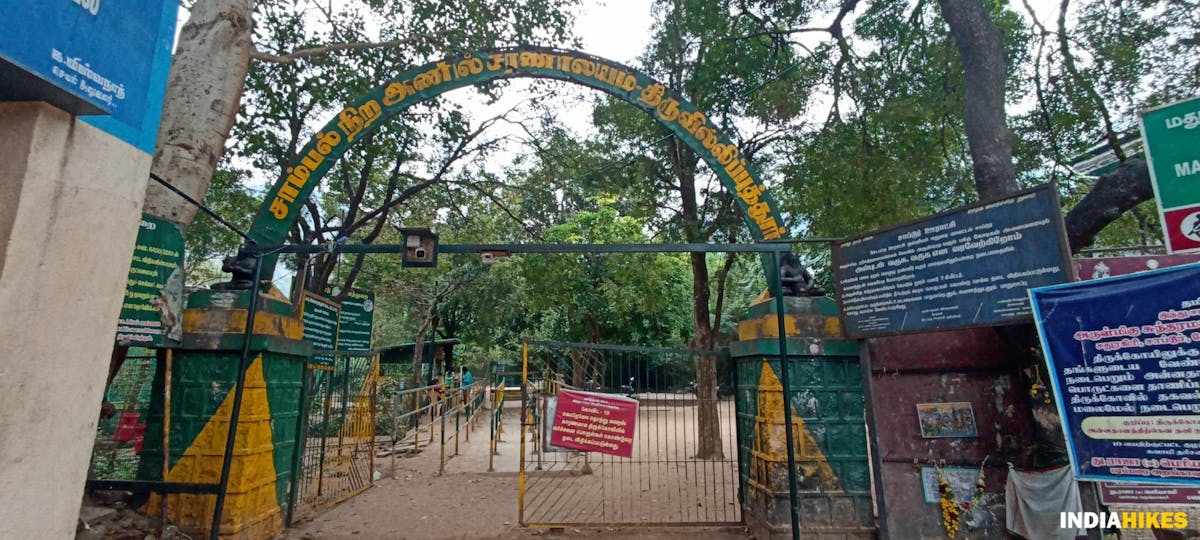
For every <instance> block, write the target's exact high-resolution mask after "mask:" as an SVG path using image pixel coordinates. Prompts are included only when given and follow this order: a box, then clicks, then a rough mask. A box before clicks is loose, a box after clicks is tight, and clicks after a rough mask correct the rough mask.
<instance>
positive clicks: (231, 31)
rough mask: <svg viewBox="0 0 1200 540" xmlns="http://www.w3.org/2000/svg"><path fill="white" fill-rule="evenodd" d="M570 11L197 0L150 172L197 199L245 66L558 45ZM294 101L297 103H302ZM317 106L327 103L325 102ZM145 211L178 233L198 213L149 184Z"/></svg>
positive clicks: (400, 59) (552, 4)
mask: <svg viewBox="0 0 1200 540" xmlns="http://www.w3.org/2000/svg"><path fill="white" fill-rule="evenodd" d="M571 5H573V2H572V1H571V0H549V1H545V2H534V3H504V4H494V3H492V2H488V1H486V0H472V1H471V2H468V3H466V4H460V5H459V6H458V8H459V9H454V10H451V9H445V6H444V5H443V3H442V2H439V1H437V0H413V1H406V2H399V1H382V0H381V1H376V0H370V1H364V2H361V3H353V4H349V3H348V4H345V5H343V6H342V8H341V9H340V11H334V10H333V8H332V7H331V5H326V4H325V3H322V2H318V1H316V0H261V1H256V0H196V1H195V2H194V3H193V4H192V5H191V9H190V15H189V17H188V21H187V22H186V23H185V24H184V26H183V29H182V30H181V32H180V35H179V40H178V43H177V45H176V52H175V58H174V61H173V63H172V66H171V73H170V75H169V78H168V82H167V92H166V97H165V100H164V105H163V120H162V124H161V126H160V136H159V140H158V143H157V145H156V149H155V156H154V161H153V164H152V168H151V170H152V173H154V174H156V175H158V176H160V177H162V178H164V179H166V180H167V181H168V182H170V183H171V184H172V185H174V186H175V187H177V188H179V189H180V190H181V191H183V192H184V193H187V194H188V195H191V196H192V197H193V198H195V199H198V200H199V199H203V196H204V193H205V192H206V191H207V189H208V185H209V183H210V181H211V179H212V175H213V172H214V171H215V169H216V166H217V163H218V162H219V161H220V158H221V156H222V155H223V154H224V152H225V146H226V140H227V138H228V136H229V133H230V130H231V129H232V127H233V125H234V122H235V119H236V118H237V116H238V114H239V113H241V112H242V92H243V87H244V84H245V82H246V76H247V74H248V72H249V70H250V66H251V61H252V60H253V61H255V62H263V63H273V64H279V65H285V66H287V65H299V66H302V67H303V66H305V65H306V63H308V62H320V61H321V60H322V59H329V58H332V59H333V63H334V64H337V62H338V61H344V60H345V59H346V58H347V57H355V58H362V57H364V56H371V57H373V58H374V59H375V60H376V61H377V62H378V63H379V64H377V65H380V64H381V65H382V66H391V67H393V68H394V67H395V66H399V65H405V64H406V63H407V62H409V61H411V60H412V59H413V58H418V57H425V56H429V55H431V54H435V53H437V52H448V51H455V50H470V49H474V48H479V47H486V46H500V45H504V44H508V43H514V42H529V41H535V42H547V43H562V42H564V41H566V40H567V39H568V38H569V32H570V26H571V25H570V23H571V16H570V14H569V13H568V12H567V11H566V8H568V7H570V6H571ZM310 8H311V9H312V10H313V11H315V12H316V13H320V14H321V15H322V16H323V19H324V20H323V23H324V25H325V27H324V29H323V30H321V29H312V28H310V25H308V24H303V22H305V21H308V20H309V19H305V18H303V17H301V16H300V15H302V14H304V13H306V12H307V11H308V9H310ZM264 13H274V14H276V15H278V16H279V19H278V20H290V21H291V22H292V23H295V22H297V21H301V24H299V25H294V26H288V25H281V26H272V25H264V24H262V22H263V21H261V20H260V18H261V17H263V16H264ZM288 15H292V17H288ZM367 18H372V19H374V20H377V21H379V22H380V23H381V28H379V29H378V31H377V32H375V33H374V35H372V34H370V33H369V32H368V31H367V30H366V28H365V24H364V21H365V20H366V19H367ZM256 31H257V32H259V33H260V36H259V37H261V34H262V33H267V34H271V33H284V34H287V33H291V34H294V35H293V36H291V37H293V38H295V39H292V40H291V41H293V42H301V41H302V42H303V43H304V45H302V46H301V47H300V48H297V49H292V50H286V51H285V50H260V49H259V48H256V46H255V41H256V36H255V33H256ZM295 34H298V35H295ZM339 55H340V56H339ZM376 73H378V72H376ZM315 82H316V81H314V83H315ZM322 89H323V87H322V85H319V84H310V85H309V86H307V87H305V88H302V89H301V90H302V91H303V92H304V93H313V94H318V95H319V94H320V91H321V90H322ZM292 97H293V98H295V100H296V101H297V102H298V103H299V102H300V99H299V98H300V97H301V96H300V95H295V96H292ZM346 97H347V96H341V97H340V98H339V99H345V98H346ZM325 99H326V101H327V102H328V96H325ZM318 101H319V98H318ZM305 119H306V115H304V116H302V117H301V118H299V119H293V121H295V122H296V123H297V124H299V126H298V127H295V128H294V130H295V131H300V129H302V128H303V126H304V124H303V120H305ZM145 209H146V212H147V213H149V214H151V215H155V216H159V217H163V218H166V219H170V220H172V221H174V222H176V223H179V224H181V225H183V226H185V227H186V226H187V225H188V224H190V223H191V221H192V219H193V218H194V216H195V212H196V210H195V209H194V208H192V207H190V206H189V205H188V204H187V203H185V202H183V201H181V200H180V199H179V197H178V196H177V195H175V194H174V193H171V192H170V191H169V190H167V189H166V188H164V187H162V186H159V185H157V184H156V183H154V182H151V183H150V184H149V186H148V188H147V192H146V203H145Z"/></svg>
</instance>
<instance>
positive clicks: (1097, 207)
mask: <svg viewBox="0 0 1200 540" xmlns="http://www.w3.org/2000/svg"><path fill="white" fill-rule="evenodd" d="M1152 197H1154V190H1153V189H1152V188H1151V186H1150V168H1149V167H1147V166H1146V162H1145V161H1142V160H1140V159H1137V158H1129V159H1127V160H1126V161H1125V163H1123V164H1121V167H1120V168H1118V169H1117V170H1115V171H1113V172H1111V173H1109V174H1106V175H1104V176H1101V177H1100V178H1099V179H1098V180H1096V184H1095V186H1093V187H1092V190H1091V191H1089V192H1088V194H1087V195H1085V196H1084V197H1083V200H1081V201H1079V203H1078V204H1076V205H1075V207H1074V208H1072V209H1071V211H1070V212H1068V213H1067V216H1066V219H1065V221H1066V226H1067V241H1068V242H1069V243H1070V245H1071V253H1075V252H1077V251H1079V250H1081V249H1083V248H1086V247H1088V246H1090V245H1092V242H1094V241H1095V240H1096V234H1098V233H1099V232H1100V231H1101V230H1102V229H1104V228H1105V227H1107V226H1108V224H1109V223H1112V222H1113V221H1115V220H1116V219H1117V218H1119V217H1121V214H1123V213H1125V212H1126V211H1127V210H1129V209H1131V208H1133V207H1135V206H1137V205H1138V204H1141V203H1142V202H1144V201H1147V200H1150V198H1152Z"/></svg>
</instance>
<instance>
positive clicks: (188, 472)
mask: <svg viewBox="0 0 1200 540" xmlns="http://www.w3.org/2000/svg"><path fill="white" fill-rule="evenodd" d="M262 363H263V361H262V355H261V354H260V355H259V356H258V357H256V358H255V359H254V362H253V363H251V364H250V367H249V368H247V369H246V388H245V390H244V391H243V392H242V410H241V412H240V414H239V417H240V419H239V422H238V428H237V438H236V440H235V441H234V449H233V462H232V464H231V465H230V469H229V473H230V474H229V487H228V490H227V492H226V496H225V510H224V512H223V513H222V517H221V537H222V538H271V537H273V536H275V535H277V534H279V532H280V530H281V528H282V518H281V515H280V509H279V502H278V500H277V496H276V491H275V480H276V478H275V458H274V452H275V446H274V442H273V441H272V436H271V409H270V406H269V405H268V401H267V382H266V379H265V378H264V377H263V367H262ZM235 390H236V389H230V391H229V393H228V394H226V395H225V399H224V401H222V402H221V406H220V407H218V408H217V411H216V412H215V413H213V415H212V418H210V419H209V421H208V423H207V424H205V426H204V428H203V429H201V430H200V434H199V435H197V436H196V438H195V440H194V441H193V442H192V445H191V446H190V447H189V448H188V449H187V450H185V451H184V453H183V456H181V457H180V458H179V461H178V462H176V463H175V466H174V467H172V468H171V470H170V471H169V472H168V473H167V481H169V482H196V483H206V484H209V483H211V484H215V483H217V482H219V481H220V479H221V465H222V460H223V458H224V453H225V440H226V436H227V434H228V433H229V419H230V416H231V413H232V411H233V399H234V394H235ZM159 503H160V500H159V497H158V496H154V497H152V498H151V499H150V501H149V502H148V503H147V504H146V506H145V507H143V511H144V512H145V513H147V514H149V515H154V516H157V515H159V512H160V510H159ZM167 503H168V506H167V509H168V512H169V513H170V518H171V521H172V522H173V523H175V524H176V525H179V526H181V527H183V528H185V529H194V530H203V531H206V534H207V531H208V529H209V528H210V526H211V524H212V515H213V510H214V509H215V507H216V496H215V495H184V494H180V495H170V496H168V500H167Z"/></svg>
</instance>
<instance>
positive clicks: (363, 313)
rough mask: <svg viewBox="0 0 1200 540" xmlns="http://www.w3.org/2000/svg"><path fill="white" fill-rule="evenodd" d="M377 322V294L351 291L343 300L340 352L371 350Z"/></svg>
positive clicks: (339, 339)
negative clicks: (373, 329) (372, 335)
mask: <svg viewBox="0 0 1200 540" xmlns="http://www.w3.org/2000/svg"><path fill="white" fill-rule="evenodd" d="M374 322H375V293H373V292H370V291H361V290H358V289H351V290H350V291H349V292H347V293H346V299H345V300H342V318H341V324H340V325H338V340H337V350H338V351H339V352H366V351H370V350H371V345H372V341H371V330H372V327H373V325H374Z"/></svg>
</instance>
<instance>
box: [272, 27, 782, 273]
mask: <svg viewBox="0 0 1200 540" xmlns="http://www.w3.org/2000/svg"><path fill="white" fill-rule="evenodd" d="M514 77H532V78H543V79H559V80H564V81H570V82H574V83H577V84H581V85H583V86H587V87H590V88H595V89H597V90H601V91H604V92H607V93H609V94H611V95H613V96H616V97H618V98H621V99H623V100H625V101H627V102H629V103H631V104H633V105H634V106H636V107H638V108H639V109H641V110H643V111H645V112H646V113H647V114H649V115H650V116H651V117H652V118H654V119H655V120H656V121H658V122H659V123H660V124H662V125H663V126H666V127H667V128H668V129H670V130H671V132H672V133H674V134H675V136H676V137H679V139H680V140H682V141H683V142H684V143H685V144H686V145H688V147H689V148H691V149H692V151H694V152H696V154H697V155H699V156H700V158H701V159H703V160H704V162H705V163H707V164H708V166H709V167H711V168H712V170H713V171H714V172H716V174H717V176H718V178H720V180H721V183H722V184H724V186H725V189H727V190H729V191H730V192H731V193H732V194H733V195H734V198H735V199H736V200H737V202H738V207H739V208H741V210H742V213H743V216H744V218H745V220H746V224H747V225H748V226H749V228H750V234H751V235H752V236H753V237H754V238H755V239H756V240H775V239H780V238H784V237H785V236H786V234H787V229H786V227H785V225H784V222H783V219H782V216H781V215H780V213H779V205H778V203H776V202H775V200H774V199H773V198H772V197H771V196H770V194H769V193H767V191H766V186H764V185H763V184H762V182H760V181H759V179H758V176H757V175H756V174H755V173H754V171H753V170H752V169H751V167H749V165H748V163H747V161H746V159H745V158H744V157H742V156H741V155H740V152H739V151H738V148H737V147H736V146H734V144H733V142H732V141H731V140H730V139H729V137H727V136H725V135H724V134H723V133H721V132H720V131H719V130H718V129H717V127H716V125H714V124H713V122H711V121H710V120H709V118H708V117H707V116H706V115H705V114H704V113H703V112H701V111H698V110H696V107H694V106H692V104H690V103H688V102H687V101H686V100H684V99H683V98H682V97H681V96H679V95H678V94H676V93H675V92H673V91H672V90H670V89H668V88H667V87H666V86H664V85H663V84H662V83H660V82H658V81H655V80H654V79H652V78H650V77H649V76H648V75H646V74H644V73H641V72H638V71H636V70H634V69H632V68H629V67H627V66H624V65H621V64H618V63H616V62H612V61H609V60H605V59H602V58H597V57H594V56H590V55H586V54H584V53H581V52H578V51H570V50H561V49H545V48H527V47H522V48H509V49H497V50H492V51H484V52H475V53H469V54H462V55H458V56H451V57H448V58H445V59H443V60H439V61H436V62H431V63H428V64H426V65H424V66H421V67H417V68H413V69H410V70H408V71H405V72H403V73H400V74H399V75H396V76H395V77H393V78H391V79H390V80H388V81H387V82H385V83H383V84H381V85H379V86H378V87H376V88H375V89H374V90H372V91H370V92H368V93H367V94H365V95H363V96H361V97H359V98H358V99H357V100H355V101H353V102H351V103H350V104H349V105H347V106H346V107H345V108H344V109H342V111H341V112H339V113H338V115H337V116H336V117H335V118H333V119H331V120H330V121H329V122H328V123H326V124H325V125H324V127H322V128H321V129H320V131H318V132H317V133H316V134H315V135H313V137H312V139H310V140H309V141H308V143H307V144H305V145H304V147H303V148H301V149H300V151H299V153H298V154H297V156H296V158H295V159H294V160H293V162H292V165H291V167H289V168H288V169H287V171H286V172H287V173H288V174H287V176H286V177H284V178H282V179H281V180H279V181H278V182H277V183H276V184H275V185H274V186H273V187H272V188H271V190H270V191H269V192H268V193H267V196H266V199H265V200H264V201H263V205H262V207H261V208H260V209H259V211H258V214H257V215H256V216H255V218H254V223H253V224H252V226H251V229H250V232H249V234H248V236H249V238H250V240H251V241H252V242H254V243H256V244H258V245H273V244H282V243H284V241H285V240H286V238H287V233H288V230H290V229H291V227H292V226H293V224H294V223H295V221H296V219H297V217H298V216H299V214H300V208H301V206H303V204H304V202H305V201H306V200H308V198H309V196H310V195H311V194H312V192H313V190H314V189H315V188H316V187H317V185H319V184H320V182H321V179H322V178H323V177H324V176H325V174H326V173H327V172H328V171H329V169H330V168H332V167H333V165H334V164H335V163H337V161H338V160H339V159H341V158H342V156H343V155H345V153H346V151H347V150H349V149H350V147H351V146H353V145H354V144H355V143H356V142H357V141H359V140H361V139H362V138H363V136H364V135H367V134H368V133H371V132H372V131H374V130H376V129H378V128H379V127H380V126H381V125H383V124H384V122H385V121H387V120H388V119H390V118H392V117H393V116H395V115H397V114H399V113H400V112H402V111H404V110H405V109H407V108H408V107H410V106H412V105H414V104H416V103H419V102H421V101H425V100H427V99H430V98H433V97H436V96H438V95H440V94H443V93H445V92H448V91H450V90H455V89H458V88H463V87H466V86H472V85H476V84H481V83H485V82H488V81H492V80H496V79H504V78H514ZM277 257H278V255H269V256H266V257H264V259H263V270H264V271H265V275H264V276H262V279H270V278H271V275H272V273H273V271H274V267H275V261H276V259H277ZM763 263H764V264H763V265H764V267H765V268H764V269H765V270H766V272H767V276H768V277H770V276H772V275H774V272H775V271H776V269H775V268H771V267H770V265H768V264H767V260H766V258H764V261H763Z"/></svg>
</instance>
